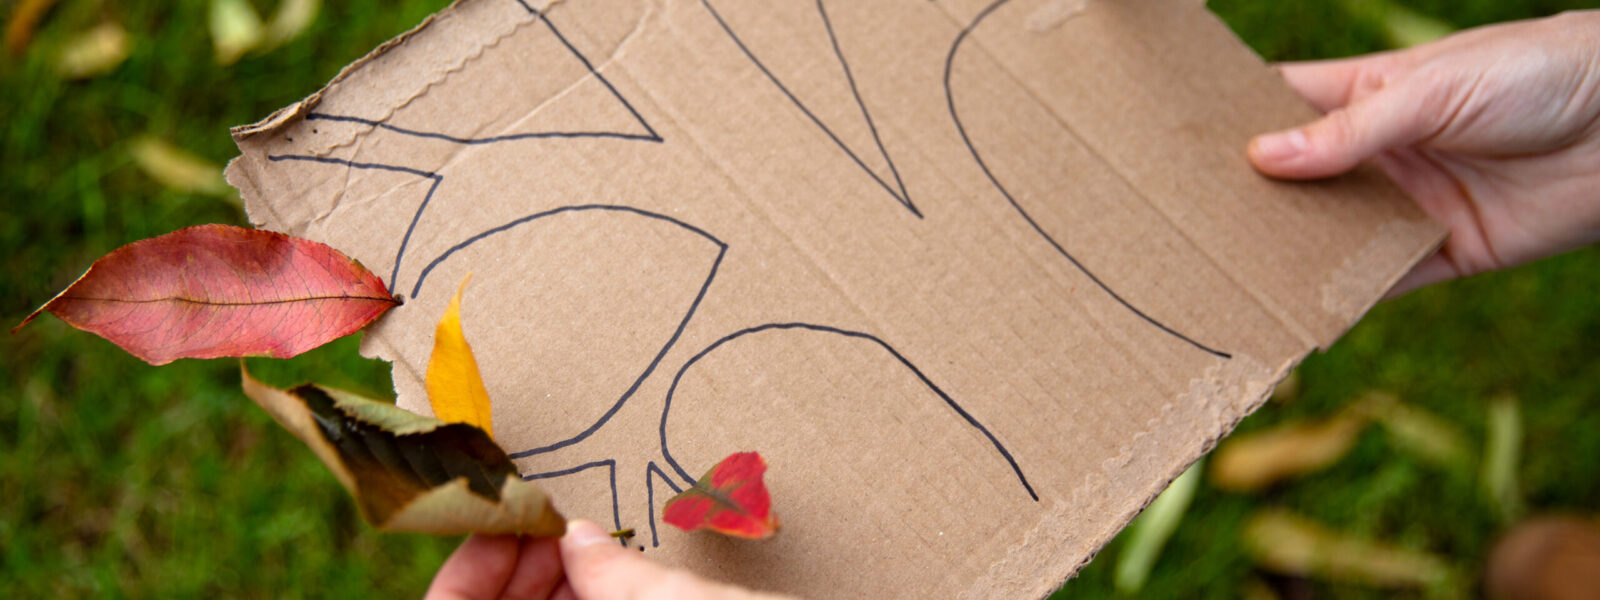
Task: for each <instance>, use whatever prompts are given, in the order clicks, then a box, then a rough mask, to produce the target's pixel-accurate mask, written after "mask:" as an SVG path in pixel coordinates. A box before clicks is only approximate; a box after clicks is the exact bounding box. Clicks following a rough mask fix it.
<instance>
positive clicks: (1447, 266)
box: [1383, 252, 1461, 300]
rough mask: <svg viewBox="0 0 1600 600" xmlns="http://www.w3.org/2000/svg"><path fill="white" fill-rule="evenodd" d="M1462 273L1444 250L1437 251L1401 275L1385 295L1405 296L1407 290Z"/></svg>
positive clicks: (1448, 278) (1386, 297)
mask: <svg viewBox="0 0 1600 600" xmlns="http://www.w3.org/2000/svg"><path fill="white" fill-rule="evenodd" d="M1460 276H1461V273H1460V271H1459V270H1458V269H1456V266H1455V264H1454V263H1452V262H1450V259H1449V258H1446V257H1445V255H1444V253H1443V252H1435V253H1434V254H1433V256H1429V257H1428V258H1426V259H1423V261H1422V262H1420V263H1417V266H1415V267H1412V268H1411V271H1409V272H1407V273H1406V274H1405V275H1404V276H1402V277H1400V281H1397V282H1395V284H1394V287H1392V288H1390V289H1389V293H1387V294H1384V295H1383V299H1384V300H1391V299H1394V298H1399V297H1401V296H1404V295H1405V294H1406V293H1407V292H1410V291H1411V290H1415V289H1417V288H1419V287H1422V286H1425V285H1431V284H1435V283H1438V282H1441V281H1448V280H1451V279H1455V278H1457V277H1460Z"/></svg>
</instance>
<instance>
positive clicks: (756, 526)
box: [661, 452, 778, 539]
mask: <svg viewBox="0 0 1600 600" xmlns="http://www.w3.org/2000/svg"><path fill="white" fill-rule="evenodd" d="M766 472H767V462H766V461H765V460H762V458H761V455H760V454H759V453H756V452H739V453H736V454H733V455H731V456H729V457H727V458H724V459H722V462H719V463H717V466H715V467H712V468H711V470H710V471H708V472H706V474H705V476H704V477H701V478H700V480H699V481H696V482H694V485H692V486H689V489H687V490H684V491H683V493H680V494H678V495H676V496H673V497H672V499H671V500H668V501H667V507H666V508H665V509H664V510H663V511H662V513H661V520H663V521H666V522H667V523H669V524H671V525H673V526H675V527H677V528H679V529H682V530H684V531H694V530H696V529H710V530H712V531H715V532H717V533H721V534H724V535H731V536H734V537H742V538H749V539H763V538H767V537H771V536H772V534H774V533H777V532H778V517H777V516H776V515H774V514H772V496H770V495H769V494H767V484H766V483H764V482H762V480H761V477H762V475H763V474H764V473H766Z"/></svg>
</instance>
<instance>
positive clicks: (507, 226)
mask: <svg viewBox="0 0 1600 600" xmlns="http://www.w3.org/2000/svg"><path fill="white" fill-rule="evenodd" d="M574 212H598V213H600V214H604V215H610V216H615V217H632V218H639V217H642V218H646V219H649V220H651V221H653V222H656V223H662V224H666V225H670V226H672V227H675V228H679V229H681V230H685V231H688V232H690V233H692V234H694V235H696V236H699V237H700V238H703V239H705V240H706V241H707V242H709V243H711V244H714V245H715V246H716V248H717V257H716V259H715V260H714V261H713V263H712V265H711V268H710V269H709V272H708V273H707V275H706V279H705V281H704V283H702V284H701V286H700V289H699V291H698V292H697V294H696V296H695V299H694V301H693V303H692V304H691V305H690V306H689V309H688V310H687V311H686V312H685V314H684V316H683V319H682V320H681V321H679V323H678V326H677V329H676V330H675V331H674V332H673V334H672V336H671V338H670V339H668V340H667V342H666V344H664V345H663V346H662V347H661V349H660V350H659V351H658V352H657V353H656V355H655V357H654V359H652V360H651V362H650V364H649V365H648V366H646V367H645V369H644V371H643V372H642V373H640V374H639V376H638V377H637V378H635V379H634V382H633V384H632V385H631V386H629V388H628V390H627V391H626V392H624V393H623V394H622V395H621V396H620V397H619V398H618V399H617V400H616V401H615V402H613V403H612V405H611V406H610V408H608V409H607V410H606V411H605V413H604V414H602V415H601V416H600V417H599V418H598V419H597V420H596V421H595V422H594V423H593V424H591V425H590V426H588V427H587V428H585V429H584V430H583V432H581V433H579V434H577V435H575V436H571V437H568V438H566V439H563V440H560V441H557V442H554V443H550V444H546V445H543V446H538V447H534V448H529V449H525V450H520V451H517V452H512V453H511V457H512V458H528V457H532V456H537V455H541V454H548V453H552V452H555V451H557V450H561V449H563V448H568V447H572V446H576V445H578V444H580V443H581V442H583V441H584V440H585V439H587V438H589V437H590V436H592V435H593V434H595V433H596V432H598V431H599V430H600V429H601V428H602V427H604V426H605V425H606V424H607V423H608V422H610V421H611V419H612V418H613V417H614V416H615V415H616V414H617V413H618V412H619V411H620V410H622V409H623V407H624V406H625V405H627V404H628V401H629V400H630V399H631V398H633V397H634V395H635V392H637V391H638V389H639V387H640V385H642V384H643V383H644V381H645V380H646V379H648V378H649V377H650V376H651V374H652V373H654V372H655V371H656V369H657V368H658V367H659V366H660V364H661V361H662V359H663V358H664V357H665V356H666V355H667V353H668V352H669V351H671V350H672V348H673V346H674V345H675V344H676V343H677V341H678V339H679V338H680V337H681V336H682V334H683V331H684V329H685V328H686V327H687V326H688V325H689V323H690V321H691V320H692V319H693V318H694V315H695V311H696V309H698V308H699V306H700V305H701V303H702V302H703V301H704V300H705V298H706V296H707V293H708V292H709V290H710V289H711V285H712V283H713V282H714V281H715V279H716V275H717V269H718V268H719V267H720V266H721V264H722V261H723V259H724V258H725V257H726V256H727V252H728V245H727V244H726V243H724V242H723V241H722V240H721V239H719V238H717V237H716V236H714V235H712V234H710V233H707V232H706V231H705V230H703V229H700V228H699V227H696V226H694V225H691V224H689V223H686V222H683V221H681V220H678V219H676V218H673V217H669V216H666V215H662V214H658V213H653V212H649V211H645V210H640V209H637V208H632V207H627V206H618V205H582V206H566V207H559V208H554V209H549V210H545V211H541V212H538V213H534V214H531V215H528V216H524V217H520V218H517V219H513V220H511V221H509V222H506V223H504V224H501V225H498V226H495V227H492V228H489V229H487V230H485V231H483V232H480V233H477V234H474V235H472V236H469V237H467V239H465V240H463V241H461V242H459V243H457V244H455V245H453V246H451V247H450V248H449V249H447V250H445V251H444V252H442V253H440V255H439V256H438V257H436V258H435V259H434V260H433V261H431V262H429V263H428V266H427V267H425V268H424V269H423V271H422V273H421V275H419V277H418V279H417V284H416V287H414V288H413V297H420V295H421V292H422V285H423V284H424V283H425V282H426V281H427V280H428V279H427V276H428V274H429V273H430V272H432V271H433V269H434V268H435V267H437V266H439V265H440V264H442V263H443V262H444V261H445V260H447V259H449V258H450V257H451V256H453V255H456V254H457V253H458V252H460V251H462V250H465V249H466V248H468V247H471V246H472V245H474V244H477V243H479V242H482V241H484V240H486V239H489V238H492V237H494V236H496V235H499V234H502V233H506V232H509V231H512V230H514V229H516V228H518V227H520V226H523V225H527V224H529V223H533V222H536V221H538V220H539V219H543V218H547V217H550V216H554V215H560V214H567V213H574ZM769 331H770V332H783V331H806V332H820V333H826V334H832V335H839V336H843V337H846V338H851V339H859V340H865V341H870V342H872V343H874V344H875V345H876V346H877V347H879V348H881V349H882V350H884V351H885V352H887V353H888V354H889V355H890V356H892V357H893V358H894V359H895V360H896V361H898V363H899V364H901V365H902V366H904V367H905V368H906V369H908V370H910V372H911V373H912V374H914V375H915V376H916V377H917V379H918V380H919V381H920V382H921V383H922V384H923V385H925V386H927V388H928V389H929V390H931V391H932V392H934V393H935V394H937V395H938V397H939V398H940V399H941V400H943V401H944V403H945V404H946V405H947V406H948V407H949V408H950V409H951V410H952V411H953V412H954V413H955V414H956V415H957V416H959V417H960V418H961V419H963V420H964V421H965V422H966V423H967V424H968V425H969V426H971V427H972V428H974V429H976V430H977V431H978V432H980V433H981V434H983V435H984V437H985V438H986V439H987V440H988V441H989V443H990V444H991V445H992V446H993V447H994V451H995V452H996V453H997V454H998V455H999V456H1000V458H1002V459H1003V460H1005V462H1006V463H1007V465H1008V466H1009V468H1010V469H1011V471H1012V472H1013V473H1015V475H1016V477H1017V480H1018V481H1019V482H1020V483H1021V485H1022V488H1023V490H1024V491H1025V492H1026V493H1027V494H1028V496H1029V498H1031V499H1032V500H1034V501H1038V499H1039V496H1038V494H1037V493H1035V492H1034V490H1033V487H1032V485H1031V484H1029V483H1028V479H1027V477H1026V476H1025V475H1024V474H1023V472H1022V469H1021V467H1020V466H1018V464H1017V462H1016V460H1015V459H1014V458H1013V457H1012V455H1011V453H1010V451H1008V450H1007V449H1006V448H1005V446H1004V445H1003V444H1002V443H1001V442H1000V440H999V438H997V437H996V436H995V435H994V434H993V433H991V432H990V431H989V429H988V428H987V427H985V426H984V425H983V424H982V423H981V422H979V421H978V420H977V418H975V417H974V416H972V414H971V413H970V412H968V411H967V410H966V409H964V408H963V407H962V406H961V405H960V404H959V403H957V402H956V401H955V399H953V398H951V397H950V395H949V394H947V393H945V392H944V390H943V389H940V388H939V386H938V385H936V384H935V383H934V382H933V381H932V380H931V379H929V378H928V376H927V375H926V374H924V373H923V371H922V370H921V369H918V368H917V367H916V365H914V364H912V363H911V361H910V360H908V359H907V358H906V357H905V356H904V355H902V354H901V353H900V352H899V351H898V350H896V349H895V348H894V347H893V346H891V345H889V344H888V343H886V342H884V341H883V340H882V339H880V338H878V337H877V336H874V335H871V334H867V333H862V332H858V331H849V330H845V329H839V328H836V327H829V326H824V325H815V324H809V323H773V324H768V325H762V326H758V327H752V328H748V329H744V330H741V331H738V332H736V333H733V334H730V335H728V336H725V337H723V338H721V339H719V340H718V341H717V342H715V343H713V344H711V345H710V346H708V347H707V348H705V349H703V350H701V351H700V352H698V353H696V354H695V355H694V356H693V357H692V358H690V359H688V360H687V361H686V362H685V363H684V364H683V365H682V366H681V367H680V368H679V369H678V370H677V372H676V374H675V375H674V377H673V380H672V387H671V388H670V389H669V391H668V392H667V394H666V396H665V398H663V400H662V408H661V425H660V430H659V433H660V451H661V458H662V459H663V461H664V462H665V464H667V465H669V466H671V467H672V469H673V471H675V472H676V474H677V475H678V476H679V477H681V478H682V479H683V482H684V483H687V484H690V485H693V483H694V481H695V480H694V477H693V476H691V475H690V474H689V472H688V471H687V470H686V469H684V467H683V466H682V465H680V464H679V463H678V461H677V460H676V459H674V458H673V457H672V454H671V452H670V449H669V446H668V440H667V420H668V417H669V415H670V412H671V407H672V399H673V394H674V393H675V392H676V390H677V387H678V383H679V382H680V381H681V380H682V378H683V376H684V374H685V373H687V372H688V370H689V367H691V366H693V365H694V364H695V363H697V362H699V361H700V359H702V358H704V357H705V356H706V355H708V354H710V353H711V352H712V351H714V350H716V349H717V348H719V347H721V346H723V345H724V344H727V343H729V342H732V341H734V340H736V339H739V338H741V337H744V336H746V335H750V334H755V333H761V332H769ZM601 465H604V466H607V467H608V468H610V469H611V470H612V472H613V477H612V483H611V495H612V498H613V513H616V512H617V509H616V502H617V501H616V497H617V496H618V490H617V486H616V481H615V475H614V473H615V471H616V469H617V468H618V466H617V460H616V459H615V458H606V459H602V460H599V461H591V462H587V463H584V464H583V465H580V466H578V467H573V468H568V469H560V470H556V471H549V472H544V473H540V474H539V475H538V477H539V478H549V477H558V476H561V475H567V474H571V473H576V472H578V471H581V470H583V469H586V468H592V467H595V466H601ZM644 470H645V488H646V499H645V500H646V503H647V504H648V512H649V514H650V528H651V545H652V547H656V546H659V545H660V541H659V537H658V536H657V535H656V523H655V506H656V500H655V488H654V485H655V483H654V480H653V479H651V475H650V473H651V472H652V471H654V472H655V473H656V474H658V475H660V476H661V477H662V478H663V479H664V480H665V481H666V482H667V484H668V485H669V486H671V487H672V488H673V489H675V490H679V491H681V488H680V487H679V486H678V485H677V482H674V481H673V480H672V477H671V475H670V474H669V473H667V472H666V471H664V470H662V469H661V468H660V467H659V466H657V465H656V463H655V462H654V461H653V460H652V461H649V462H648V463H647V464H646V465H645V467H644ZM619 518H620V517H619ZM617 527H618V528H619V529H620V528H621V527H622V525H621V523H620V521H619V522H618V523H617Z"/></svg>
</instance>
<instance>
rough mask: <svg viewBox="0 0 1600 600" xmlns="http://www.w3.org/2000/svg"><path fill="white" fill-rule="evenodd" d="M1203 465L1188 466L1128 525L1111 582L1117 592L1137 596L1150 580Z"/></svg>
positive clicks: (1186, 505) (1187, 502) (1197, 482)
mask: <svg viewBox="0 0 1600 600" xmlns="http://www.w3.org/2000/svg"><path fill="white" fill-rule="evenodd" d="M1202 464H1203V463H1200V462H1197V463H1195V464H1193V465H1190V466H1189V468H1188V470H1186V471H1184V472H1183V474H1182V475H1179V476H1178V478H1177V479H1175V480H1173V481H1172V483H1171V484H1170V485H1168V486H1167V490H1166V491H1164V492H1161V495H1160V496H1157V497H1156V499H1155V501H1154V502H1151V503H1150V506H1149V507H1146V508H1145V509H1144V512H1143V513H1140V514H1139V516H1138V518H1135V519H1134V520H1133V523H1132V524H1130V525H1128V543H1127V545H1125V546H1123V547H1122V553H1121V554H1119V555H1118V556H1117V567H1116V571H1115V572H1114V573H1113V575H1112V579H1111V583H1112V585H1113V586H1114V587H1115V588H1116V589H1117V593H1119V594H1122V595H1125V596H1137V595H1138V594H1139V590H1141V589H1143V588H1144V583H1145V581H1146V580H1148V579H1149V578H1150V568H1151V567H1154V566H1155V564H1156V559H1157V558H1160V556H1161V547H1162V546H1164V545H1166V543H1167V538H1170V537H1172V532H1174V531H1177V529H1178V523H1179V522H1181V521H1182V520H1183V513H1184V512H1185V511H1187V510H1188V509H1189V501H1190V500H1193V499H1194V490H1195V488H1196V487H1198V486H1199V484H1200V470H1201V468H1202V466H1201V465H1202Z"/></svg>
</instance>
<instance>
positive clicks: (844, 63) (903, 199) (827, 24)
mask: <svg viewBox="0 0 1600 600" xmlns="http://www.w3.org/2000/svg"><path fill="white" fill-rule="evenodd" d="M700 4H701V5H703V6H705V7H706V11H707V12H710V13H711V18H713V19H716V20H717V24H718V25H721V26H722V30H723V31H725V32H727V34H728V37H729V38H730V39H732V40H733V43H734V45H737V46H738V47H739V51H740V52H743V53H744V55H745V57H746V58H749V59H750V62H751V63H754V64H755V66H756V68H757V69H760V70H761V73H762V74H763V75H766V76H767V80H769V81H771V82H772V85H775V86H777V87H778V91H781V92H783V95H784V96H785V97H787V98H788V99H789V102H792V103H794V105H795V108H798V109H800V112H802V113H804V114H805V115H806V118H808V119H811V122H812V123H813V124H815V125H816V126H817V128H818V129H821V130H822V132H823V133H824V134H827V136H828V139H830V140H833V143H834V144H835V145H837V146H838V147H839V149H840V150H843V151H844V153H845V154H846V155H847V156H849V157H850V160H852V161H855V163H856V166H857V167H860V168H861V170H862V171H865V172H866V174H867V176H868V177H871V178H872V180H873V181H876V182H878V185H879V186H882V187H883V191H886V192H888V193H889V195H890V196H893V197H894V199H895V201H896V202H899V203H900V204H901V205H902V206H905V207H906V209H907V210H910V211H911V214H913V215H916V216H917V218H919V219H920V218H922V212H921V211H919V210H917V206H916V205H915V204H913V203H912V202H911V195H910V194H908V193H907V192H906V184H905V182H904V181H901V179H900V170H899V169H897V168H895V166H894V159H893V158H891V157H890V156H889V150H888V149H886V148H884V146H883V139H882V138H881V137H879V136H878V126H877V124H876V123H874V122H873V120H872V111H870V110H867V104H866V103H865V102H863V101H862V100H861V91H860V89H858V88H857V87H856V79H855V76H853V75H851V74H850V62H849V61H848V60H845V57H844V51H843V50H840V49H839V38H838V36H837V35H835V34H834V32H833V22H832V21H829V20H828V11H827V9H826V8H824V7H823V6H822V0H817V13H818V14H820V15H822V26H823V28H824V29H826V30H827V31H828V41H829V42H831V43H832V44H833V53H834V55H835V56H837V57H838V59H839V66H840V67H841V68H843V70H844V77H845V79H846V80H847V81H849V83H850V93H851V95H853V96H854V97H855V100H856V105H857V106H860V107H861V116H862V118H864V119H866V121H867V128H868V129H869V130H871V131H872V141H873V142H874V143H875V144H877V146H878V152H879V153H880V154H882V155H883V160H884V161H885V162H887V163H889V172H890V173H891V174H893V176H894V183H895V186H894V187H891V186H890V185H889V183H888V182H887V181H884V179H883V177H880V176H879V175H878V173H876V172H874V171H873V170H872V168H871V167H868V166H867V164H866V163H865V162H862V160H861V157H860V156H857V155H856V152H855V150H851V149H850V146H849V145H847V144H845V143H844V140H841V139H839V136H838V135H835V134H834V133H833V130H832V129H829V128H828V125H827V123H823V122H822V119H820V118H818V117H817V115H816V114H815V113H812V112H811V109H809V108H806V104H805V103H804V102H801V101H800V99H799V98H797V97H795V95H794V92H792V91H789V86H786V85H784V84H783V81H781V80H779V79H778V76H777V75H774V74H772V71H771V70H770V69H768V68H767V65H765V64H763V63H762V62H761V59H759V58H756V55H755V53H753V52H751V51H750V48H749V47H748V46H745V44H744V40H741V39H739V34H737V33H734V31H733V28H732V27H729V26H728V22H727V21H724V20H723V19H722V14H721V13H718V12H717V9H716V7H714V6H712V5H711V0H700ZM896 188H898V191H896Z"/></svg>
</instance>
